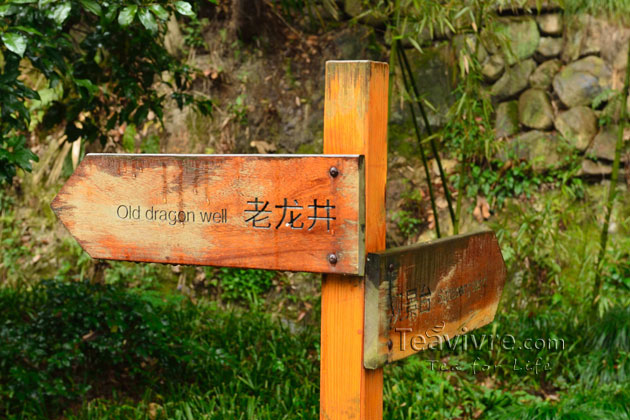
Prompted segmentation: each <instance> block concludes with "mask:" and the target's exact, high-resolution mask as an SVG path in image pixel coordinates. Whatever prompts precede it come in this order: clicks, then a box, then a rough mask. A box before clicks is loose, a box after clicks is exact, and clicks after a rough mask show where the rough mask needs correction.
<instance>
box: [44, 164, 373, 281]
mask: <svg viewBox="0 0 630 420" xmlns="http://www.w3.org/2000/svg"><path fill="white" fill-rule="evenodd" d="M363 173H364V169H363V158H362V157H361V156H356V155H353V156H342V155H317V156H315V155H313V156H304V155H302V156H300V155H124V154H89V155H87V156H86V157H85V158H84V159H83V161H82V162H81V164H80V165H79V166H78V168H77V169H76V171H75V173H74V174H73V175H72V176H71V177H70V179H69V180H68V182H66V184H65V185H64V186H63V188H62V189H61V191H60V192H59V194H58V195H57V197H55V199H54V201H53V202H52V204H51V207H52V209H53V210H54V212H55V213H56V214H57V216H58V217H59V218H60V219H61V221H62V222H63V224H64V225H65V226H66V228H67V229H68V230H69V231H70V233H71V234H72V235H73V236H74V237H75V238H76V239H77V241H78V242H79V243H80V244H81V246H82V247H83V249H85V251H86V252H87V253H88V254H89V255H90V256H91V257H93V258H103V259H114V260H127V261H144V262H160V263H171V264H199V265H217V266H228V267H246V268H263V269H272V270H293V271H312V272H325V273H344V274H357V275H362V274H363V266H364V260H365V256H364V239H363V232H364V229H365V226H364V223H365V222H364V220H365V216H364V214H363V212H364V209H363V206H364V191H363V176H364V175H363Z"/></svg>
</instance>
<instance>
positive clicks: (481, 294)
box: [364, 231, 505, 369]
mask: <svg viewBox="0 0 630 420" xmlns="http://www.w3.org/2000/svg"><path fill="white" fill-rule="evenodd" d="M366 277H367V280H366V293H365V348H364V353H365V355H364V364H365V367H367V368H371V369H374V368H378V367H381V366H383V365H384V364H385V363H391V362H395V361H396V360H400V359H403V358H405V357H407V356H411V355H413V354H415V353H417V352H418V351H421V350H426V349H428V348H432V347H436V346H439V345H440V344H443V343H444V342H445V341H446V340H449V339H450V338H453V337H455V336H457V335H461V334H465V333H467V332H470V331H472V330H474V329H476V328H479V327H482V326H484V325H486V324H488V323H490V322H492V320H493V319H494V314H495V313H496V310H497V305H498V304H499V299H500V298H501V292H502V291H503V285H504V283H505V264H504V263H503V257H502V256H501V249H500V248H499V244H498V242H497V239H496V238H495V236H494V233H492V232H491V231H483V232H478V233H472V234H467V235H458V236H452V237H450V238H445V239H440V240H437V241H433V242H429V243H425V244H418V245H414V246H409V247H401V248H394V249H391V250H388V251H385V252H381V253H376V254H369V255H368V257H367V268H366Z"/></svg>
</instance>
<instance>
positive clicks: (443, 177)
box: [399, 48, 457, 233]
mask: <svg viewBox="0 0 630 420" xmlns="http://www.w3.org/2000/svg"><path fill="white" fill-rule="evenodd" d="M399 51H400V52H401V56H402V61H403V65H404V67H405V68H406V70H407V75H408V76H409V80H410V81H411V87H412V89H413V94H414V95H413V99H414V102H415V103H416V104H417V105H418V108H419V109H420V114H421V115H422V120H423V121H424V126H425V127H426V131H427V134H428V135H429V137H430V136H432V134H433V133H432V130H431V125H430V124H429V119H428V117H427V113H426V111H425V109H424V106H423V105H422V101H421V100H420V94H419V92H418V87H417V86H416V81H415V78H414V77H413V73H412V72H411V66H410V65H409V60H407V54H406V53H405V50H404V49H403V48H399ZM401 67H402V66H401ZM403 73H404V69H403ZM418 141H420V137H419V136H418ZM429 144H430V145H431V152H432V153H433V155H434V156H435V160H436V161H437V164H438V170H439V172H440V179H441V180H442V187H444V195H445V197H446V202H447V203H448V211H449V214H450V216H451V222H452V223H453V227H455V212H454V211H453V202H452V199H451V193H450V191H449V189H448V183H447V180H446V174H445V172H444V167H443V166H442V159H440V155H439V153H438V150H437V145H436V143H435V139H434V138H433V137H432V138H431V141H430V143H429ZM455 233H457V232H455Z"/></svg>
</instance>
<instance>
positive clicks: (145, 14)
mask: <svg viewBox="0 0 630 420" xmlns="http://www.w3.org/2000/svg"><path fill="white" fill-rule="evenodd" d="M138 17H139V18H140V23H142V26H144V27H145V28H147V30H148V31H149V32H151V33H152V34H154V33H156V32H157V30H158V26H157V23H156V22H155V18H154V17H153V15H152V14H151V12H150V11H149V9H144V8H143V9H140V12H139V13H138Z"/></svg>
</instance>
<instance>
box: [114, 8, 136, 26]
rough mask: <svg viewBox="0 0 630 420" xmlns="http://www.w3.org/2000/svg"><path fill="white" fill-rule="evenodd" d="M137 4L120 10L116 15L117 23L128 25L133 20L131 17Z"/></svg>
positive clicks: (133, 15) (134, 13) (134, 14)
mask: <svg viewBox="0 0 630 420" xmlns="http://www.w3.org/2000/svg"><path fill="white" fill-rule="evenodd" d="M137 11H138V6H136V5H133V6H127V7H125V8H124V9H122V10H121V11H120V14H119V15H118V23H119V24H120V26H129V25H130V24H131V22H133V18H134V17H135V16H136V12H137Z"/></svg>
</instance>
